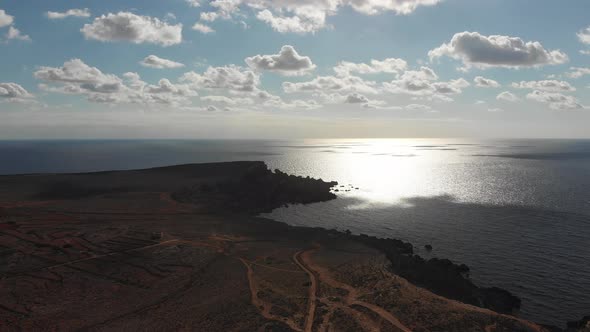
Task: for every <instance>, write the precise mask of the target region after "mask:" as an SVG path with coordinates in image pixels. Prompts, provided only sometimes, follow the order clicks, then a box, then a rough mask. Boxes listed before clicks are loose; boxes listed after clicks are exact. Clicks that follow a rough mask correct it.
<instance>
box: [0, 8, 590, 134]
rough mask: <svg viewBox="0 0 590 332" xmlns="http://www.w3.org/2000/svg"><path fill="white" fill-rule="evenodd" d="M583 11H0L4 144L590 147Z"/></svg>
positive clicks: (589, 64)
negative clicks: (562, 141)
mask: <svg viewBox="0 0 590 332" xmlns="http://www.w3.org/2000/svg"><path fill="white" fill-rule="evenodd" d="M68 11H69V12H68ZM588 12H590V3H588V2H587V1H584V0H570V1H567V2H563V1H550V0H536V1H532V0H530V1H529V0H520V1H513V0H511V1H509V0H494V1H467V0H317V1H311V0H299V1H295V0H214V1H206V0H201V1H186V0H168V1H161V0H142V1H132V0H117V1H115V0H104V1H100V2H99V1H82V0H80V1H76V2H74V3H73V2H72V1H62V0H48V1H42V2H39V1H33V0H18V1H17V0H0V36H1V37H0V54H1V57H0V58H1V60H2V61H0V139H27V138H292V137H456V136H461V137H463V136H478V137H480V136H484V137H589V136H590V130H587V124H588V120H590V108H589V107H590V97H588V92H589V91H590V52H588V51H590V19H589V18H588V15H587V13H588ZM66 13H69V14H68V15H66ZM196 24H197V26H195V25H196ZM584 52H586V53H588V54H584ZM149 56H151V57H150V58H148V57H149ZM148 60H149V61H148ZM142 62H143V63H142ZM148 62H149V63H148ZM343 62H344V63H343ZM476 78H477V79H476Z"/></svg>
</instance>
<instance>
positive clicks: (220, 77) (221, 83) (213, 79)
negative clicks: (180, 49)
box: [180, 65, 260, 93]
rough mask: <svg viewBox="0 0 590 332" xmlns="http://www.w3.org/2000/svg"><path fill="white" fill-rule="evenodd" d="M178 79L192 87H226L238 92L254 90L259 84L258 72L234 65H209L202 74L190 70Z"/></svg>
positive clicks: (211, 88)
mask: <svg viewBox="0 0 590 332" xmlns="http://www.w3.org/2000/svg"><path fill="white" fill-rule="evenodd" d="M180 80H181V81H182V82H186V83H187V84H190V85H191V86H192V87H193V88H194V89H209V90H215V89H227V90H229V91H230V92H238V93H240V92H241V93H244V92H256V91H258V85H259V84H260V76H259V75H258V74H256V73H254V72H253V71H251V70H248V69H245V68H242V67H238V66H235V65H229V66H224V67H209V68H207V70H206V71H205V72H204V73H203V74H198V73H196V72H194V71H191V72H188V73H186V74H184V75H183V76H182V77H181V79H180Z"/></svg>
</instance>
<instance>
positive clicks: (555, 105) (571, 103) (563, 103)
mask: <svg viewBox="0 0 590 332" xmlns="http://www.w3.org/2000/svg"><path fill="white" fill-rule="evenodd" d="M526 97H527V99H529V100H533V101H537V102H540V103H544V104H548V105H549V107H550V108H551V109H554V110H574V109H582V108H584V106H582V105H581V104H580V103H579V102H578V100H577V99H576V98H574V97H572V96H566V95H564V94H561V93H555V92H546V91H539V90H535V91H533V92H531V93H529V94H527V96H526Z"/></svg>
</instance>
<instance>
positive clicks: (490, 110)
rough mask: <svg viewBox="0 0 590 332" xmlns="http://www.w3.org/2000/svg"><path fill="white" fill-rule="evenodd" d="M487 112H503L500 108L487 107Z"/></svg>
mask: <svg viewBox="0 0 590 332" xmlns="http://www.w3.org/2000/svg"><path fill="white" fill-rule="evenodd" d="M488 112H492V113H499V112H504V109H502V108H497V107H496V108H488Z"/></svg>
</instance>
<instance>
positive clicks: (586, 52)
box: [580, 51, 590, 55]
mask: <svg viewBox="0 0 590 332" xmlns="http://www.w3.org/2000/svg"><path fill="white" fill-rule="evenodd" d="M580 53H581V54H584V55H590V51H580Z"/></svg>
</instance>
